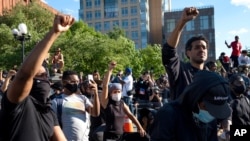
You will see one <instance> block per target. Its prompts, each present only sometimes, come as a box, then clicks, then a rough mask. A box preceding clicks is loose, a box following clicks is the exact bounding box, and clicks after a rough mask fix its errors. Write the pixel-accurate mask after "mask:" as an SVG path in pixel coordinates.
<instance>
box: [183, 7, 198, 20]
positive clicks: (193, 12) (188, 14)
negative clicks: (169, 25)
mask: <svg viewBox="0 0 250 141" xmlns="http://www.w3.org/2000/svg"><path fill="white" fill-rule="evenodd" d="M198 14H199V11H198V10H197V9H196V8H195V7H187V8H185V9H184V11H183V13H182V17H181V19H182V20H184V21H190V20H193V19H195V18H196V17H197V16H198Z"/></svg>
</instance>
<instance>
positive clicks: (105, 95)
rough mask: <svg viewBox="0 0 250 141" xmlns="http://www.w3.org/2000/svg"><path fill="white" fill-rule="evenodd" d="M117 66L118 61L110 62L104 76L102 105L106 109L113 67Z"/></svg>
mask: <svg viewBox="0 0 250 141" xmlns="http://www.w3.org/2000/svg"><path fill="white" fill-rule="evenodd" d="M115 66H116V62H114V61H112V62H111V63H110V64H109V67H108V71H107V72H106V74H105V76H104V78H103V86H102V95H101V105H102V107H103V108H104V109H106V107H107V104H108V84H109V80H110V77H111V74H112V71H113V69H114V68H115Z"/></svg>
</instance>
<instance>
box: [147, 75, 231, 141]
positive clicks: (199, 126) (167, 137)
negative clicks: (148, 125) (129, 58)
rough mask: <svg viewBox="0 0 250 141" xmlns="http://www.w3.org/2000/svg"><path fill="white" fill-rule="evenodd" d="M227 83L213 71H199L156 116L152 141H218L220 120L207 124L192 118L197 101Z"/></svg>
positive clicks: (196, 110) (197, 109) (196, 111)
mask: <svg viewBox="0 0 250 141" xmlns="http://www.w3.org/2000/svg"><path fill="white" fill-rule="evenodd" d="M218 85H221V87H225V86H224V85H227V87H228V82H227V81H226V80H225V79H224V78H222V77H221V76H219V75H218V74H216V73H214V72H209V71H206V70H204V71H199V72H198V73H196V75H195V76H194V78H193V82H192V83H191V84H190V85H188V86H187V87H186V88H185V90H184V91H183V93H182V94H181V95H180V97H179V98H178V99H176V100H175V101H173V102H171V103H168V104H165V105H164V106H163V107H162V108H161V109H160V110H159V111H158V113H157V115H156V118H155V122H154V126H153V129H152V133H151V141H217V140H218V138H217V121H216V120H213V121H212V122H210V123H208V124H205V123H202V122H200V121H198V120H195V118H193V112H195V113H198V112H199V108H198V104H197V103H198V102H199V101H200V100H201V99H202V97H203V96H204V95H205V94H206V92H207V91H208V90H209V89H210V88H212V87H214V86H218Z"/></svg>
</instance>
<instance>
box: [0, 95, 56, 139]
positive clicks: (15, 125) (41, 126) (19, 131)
mask: <svg viewBox="0 0 250 141" xmlns="http://www.w3.org/2000/svg"><path fill="white" fill-rule="evenodd" d="M2 114H3V117H2V118H3V121H2V123H3V125H1V126H2V127H3V128H4V133H2V134H3V137H4V141H49V140H50V138H51V136H52V135H53V128H54V126H55V125H59V124H58V121H57V118H56V115H55V113H54V112H53V111H52V109H51V108H50V107H49V106H42V105H41V104H39V103H38V102H37V101H36V100H35V99H34V98H33V97H31V96H28V97H27V98H26V99H25V100H24V101H22V102H21V103H19V104H13V103H11V102H10V101H9V100H8V99H7V96H6V95H4V96H3V99H2Z"/></svg>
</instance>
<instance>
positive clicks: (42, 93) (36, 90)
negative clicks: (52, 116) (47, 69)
mask: <svg viewBox="0 0 250 141" xmlns="http://www.w3.org/2000/svg"><path fill="white" fill-rule="evenodd" d="M49 93H50V83H49V81H48V80H42V79H34V80H33V86H32V88H31V91H30V95H31V96H33V97H34V98H35V99H36V100H37V101H39V102H41V103H46V102H47V98H48V95H49Z"/></svg>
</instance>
